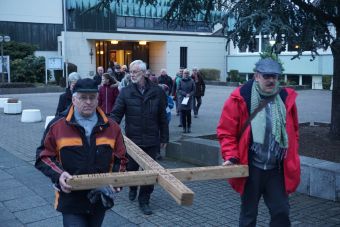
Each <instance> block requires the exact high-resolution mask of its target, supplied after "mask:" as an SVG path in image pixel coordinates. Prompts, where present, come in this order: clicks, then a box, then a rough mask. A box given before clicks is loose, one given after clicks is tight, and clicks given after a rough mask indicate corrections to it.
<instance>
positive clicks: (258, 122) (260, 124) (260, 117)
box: [250, 81, 288, 156]
mask: <svg viewBox="0 0 340 227" xmlns="http://www.w3.org/2000/svg"><path fill="white" fill-rule="evenodd" d="M278 89H279V86H278V82H277V84H276V88H275V89H274V91H273V92H272V93H264V92H262V90H261V88H260V86H259V83H258V82H257V81H254V83H253V86H252V90H251V108H250V113H251V114H252V113H253V112H254V110H255V109H256V107H257V106H258V105H259V104H260V102H261V100H262V97H264V98H267V97H270V96H272V95H276V93H277V92H278ZM270 112H271V118H272V135H273V138H274V141H273V142H275V144H276V143H277V144H278V145H279V148H281V150H282V149H284V150H287V148H288V136H287V132H286V108H285V104H284V103H283V101H282V99H281V97H280V95H278V94H277V95H276V97H275V98H274V100H273V101H272V102H271V104H270ZM251 129H252V132H253V141H254V143H256V144H261V145H262V144H263V143H264V139H265V138H264V137H265V130H266V111H265V108H263V109H262V110H261V111H260V112H259V113H258V114H257V115H256V116H255V117H254V119H253V120H252V121H251ZM275 144H271V145H270V147H271V148H272V149H274V147H276V146H275ZM280 153H281V152H280ZM280 156H281V155H280Z"/></svg>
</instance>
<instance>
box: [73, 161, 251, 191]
mask: <svg viewBox="0 0 340 227" xmlns="http://www.w3.org/2000/svg"><path fill="white" fill-rule="evenodd" d="M159 174H172V175H173V176H174V177H175V178H177V179H178V180H180V181H200V180H213V179H227V178H234V177H246V176H248V166H246V165H233V166H209V167H193V168H178V169H165V170H163V171H162V170H161V171H160V170H144V171H136V172H123V173H103V174H88V175H76V176H73V179H72V180H69V181H68V183H69V184H70V185H71V186H72V188H73V189H72V190H84V189H91V188H97V187H100V186H104V185H109V184H111V185H112V186H114V187H125V186H137V185H150V184H156V183H159V182H157V177H158V175H159ZM173 183H175V182H173ZM177 183H178V182H177V181H176V184H177ZM164 185H165V184H164ZM178 187H181V186H178Z"/></svg>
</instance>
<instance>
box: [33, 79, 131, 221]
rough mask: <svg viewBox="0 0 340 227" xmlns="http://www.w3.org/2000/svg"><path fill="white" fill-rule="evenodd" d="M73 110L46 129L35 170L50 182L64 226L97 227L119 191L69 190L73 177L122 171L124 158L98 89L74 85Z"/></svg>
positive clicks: (90, 83) (86, 84)
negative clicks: (101, 105)
mask: <svg viewBox="0 0 340 227" xmlns="http://www.w3.org/2000/svg"><path fill="white" fill-rule="evenodd" d="M72 103H73V104H72V105H71V106H70V107H69V109H68V111H67V112H66V111H65V112H64V113H65V114H64V115H61V116H57V117H56V118H54V119H53V120H52V122H50V124H49V125H48V127H47V129H46V130H45V133H44V136H43V139H42V140H41V145H40V146H39V147H38V148H37V153H36V162H35V167H36V168H37V169H39V170H40V171H41V172H43V173H44V174H45V175H46V176H48V177H49V178H51V180H52V182H53V183H54V184H55V186H56V189H57V190H58V191H57V192H56V200H55V202H56V204H55V207H56V209H57V210H58V211H59V212H61V213H62V215H63V223H64V226H101V224H102V222H103V220H104V216H105V211H106V210H107V209H110V208H111V207H112V206H113V202H114V197H115V193H116V192H118V191H119V189H114V188H112V187H111V186H106V187H102V188H97V189H93V190H80V191H72V187H71V186H70V185H69V184H68V183H67V180H69V179H71V178H72V175H79V174H95V173H107V172H111V171H112V170H113V166H114V164H116V165H117V166H119V171H125V166H126V162H127V158H126V156H125V151H126V149H125V145H124V142H123V136H122V133H121V130H120V128H119V125H117V123H116V122H114V121H113V120H112V119H108V118H107V117H106V116H105V114H104V113H103V111H102V110H101V109H100V108H97V105H98V86H97V84H96V83H95V81H94V80H92V79H89V78H88V79H81V80H78V81H77V83H76V84H75V87H74V93H73V95H72Z"/></svg>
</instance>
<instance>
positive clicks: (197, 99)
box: [191, 68, 205, 118]
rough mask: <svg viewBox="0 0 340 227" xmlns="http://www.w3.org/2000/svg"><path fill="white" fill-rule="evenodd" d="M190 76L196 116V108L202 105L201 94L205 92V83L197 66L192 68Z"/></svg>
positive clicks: (195, 114) (195, 115)
mask: <svg viewBox="0 0 340 227" xmlns="http://www.w3.org/2000/svg"><path fill="white" fill-rule="evenodd" d="M191 78H192V79H193V80H194V82H195V94H194V99H193V108H194V117H195V118H197V116H198V110H199V109H200V106H201V105H202V96H204V92H205V83H204V80H203V78H202V76H201V74H200V73H199V72H198V69H197V68H193V69H192V74H191Z"/></svg>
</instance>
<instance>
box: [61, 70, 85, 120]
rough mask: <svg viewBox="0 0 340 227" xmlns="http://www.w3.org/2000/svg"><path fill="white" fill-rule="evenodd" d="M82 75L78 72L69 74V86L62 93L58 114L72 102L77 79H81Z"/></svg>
mask: <svg viewBox="0 0 340 227" xmlns="http://www.w3.org/2000/svg"><path fill="white" fill-rule="evenodd" d="M80 79H81V78H80V75H79V74H78V73H77V72H73V73H70V74H69V75H68V85H69V86H68V88H66V91H65V93H63V94H61V95H60V97H59V102H58V107H57V111H56V113H55V115H56V116H59V115H60V114H61V113H62V112H64V111H65V110H66V109H67V108H68V107H69V106H70V104H71V103H72V90H73V87H74V85H75V84H76V82H77V80H80Z"/></svg>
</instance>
